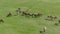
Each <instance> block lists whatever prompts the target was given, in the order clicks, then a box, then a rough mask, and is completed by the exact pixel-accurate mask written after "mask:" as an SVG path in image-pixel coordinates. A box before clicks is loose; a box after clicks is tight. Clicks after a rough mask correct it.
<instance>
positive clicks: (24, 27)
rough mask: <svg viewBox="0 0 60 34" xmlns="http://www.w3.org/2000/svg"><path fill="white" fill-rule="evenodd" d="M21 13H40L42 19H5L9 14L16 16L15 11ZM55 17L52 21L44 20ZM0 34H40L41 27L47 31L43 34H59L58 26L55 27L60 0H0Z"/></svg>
mask: <svg viewBox="0 0 60 34" xmlns="http://www.w3.org/2000/svg"><path fill="white" fill-rule="evenodd" d="M19 7H20V8H21V9H22V10H23V11H24V10H26V9H30V10H29V11H28V12H30V13H42V14H43V16H42V17H38V18H32V17H25V16H11V17H6V15H7V14H8V13H9V12H12V14H13V15H16V9H17V8H19ZM49 15H52V16H57V17H58V18H57V19H56V20H54V21H48V20H45V19H46V18H47V16H49ZM1 18H2V19H4V23H1V24H0V34H41V33H40V31H42V30H43V29H42V28H43V27H44V26H46V27H47V30H46V32H45V33H44V34H60V25H58V26H56V25H54V24H55V23H58V20H59V19H60V0H0V19H1Z"/></svg>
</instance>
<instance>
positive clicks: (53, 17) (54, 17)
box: [48, 16, 57, 20]
mask: <svg viewBox="0 0 60 34" xmlns="http://www.w3.org/2000/svg"><path fill="white" fill-rule="evenodd" d="M48 18H50V19H51V20H55V19H57V17H56V16H48Z"/></svg>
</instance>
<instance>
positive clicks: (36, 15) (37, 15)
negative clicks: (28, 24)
mask: <svg viewBox="0 0 60 34" xmlns="http://www.w3.org/2000/svg"><path fill="white" fill-rule="evenodd" d="M32 16H34V17H39V16H42V14H39V13H37V14H32Z"/></svg>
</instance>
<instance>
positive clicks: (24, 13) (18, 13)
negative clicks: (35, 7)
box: [0, 8, 60, 32]
mask: <svg viewBox="0 0 60 34" xmlns="http://www.w3.org/2000/svg"><path fill="white" fill-rule="evenodd" d="M20 9H21V8H18V10H16V13H17V16H19V15H21V16H31V17H32V18H37V17H41V16H43V14H41V13H29V12H27V11H21V10H20ZM11 16H13V15H12V13H11V12H9V13H8V14H7V15H6V17H11ZM55 19H57V16H47V19H45V20H55ZM0 23H4V20H3V19H0ZM58 23H60V20H58ZM45 30H46V27H45V28H44V32H45ZM40 32H41V31H40Z"/></svg>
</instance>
